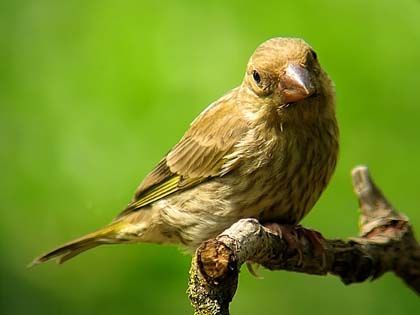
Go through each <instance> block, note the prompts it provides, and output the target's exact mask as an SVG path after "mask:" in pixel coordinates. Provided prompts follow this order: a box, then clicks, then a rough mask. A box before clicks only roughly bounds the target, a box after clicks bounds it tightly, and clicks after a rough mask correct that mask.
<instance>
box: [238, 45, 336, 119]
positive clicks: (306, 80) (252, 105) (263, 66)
mask: <svg viewBox="0 0 420 315" xmlns="http://www.w3.org/2000/svg"><path fill="white" fill-rule="evenodd" d="M240 93H241V94H242V95H241V96H242V97H244V98H245V99H247V100H249V101H248V102H246V101H245V103H248V104H247V107H248V109H249V110H251V111H252V112H254V113H263V112H265V113H274V112H276V113H277V114H279V115H280V117H282V119H283V120H284V121H287V120H295V119H297V120H302V119H303V120H307V119H309V120H311V119H313V118H316V116H318V115H322V114H323V113H324V112H326V113H327V112H329V111H333V110H334V90H333V87H332V83H331V81H330V79H329V78H328V76H327V74H326V73H325V72H324V71H323V70H322V68H321V66H320V64H319V62H318V58H317V55H316V53H315V51H314V50H313V49H312V48H311V47H310V46H309V45H308V44H307V43H306V42H305V41H303V40H301V39H297V38H273V39H270V40H268V41H266V42H264V43H263V44H261V45H260V46H259V47H258V48H257V49H256V50H255V52H254V54H253V55H252V56H251V58H250V60H249V62H248V66H247V70H246V74H245V78H244V81H243V83H242V86H241V89H240Z"/></svg>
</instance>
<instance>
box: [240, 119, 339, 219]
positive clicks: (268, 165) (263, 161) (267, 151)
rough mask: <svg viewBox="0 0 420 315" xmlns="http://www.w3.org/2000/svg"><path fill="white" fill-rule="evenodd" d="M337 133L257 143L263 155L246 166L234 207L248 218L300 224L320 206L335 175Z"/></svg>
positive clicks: (285, 135)
mask: <svg viewBox="0 0 420 315" xmlns="http://www.w3.org/2000/svg"><path fill="white" fill-rule="evenodd" d="M331 130H332V129H331V128H325V127H323V126H317V127H316V128H308V130H304V129H301V130H293V129H290V130H285V131H283V132H282V133H280V134H279V136H278V137H277V138H275V139H274V140H273V139H272V138H270V139H269V140H266V142H265V143H261V142H258V141H255V144H256V145H257V149H256V150H255V152H258V155H255V156H253V157H251V158H250V159H249V160H248V161H247V162H246V163H244V165H243V166H242V170H241V171H242V174H241V176H240V177H239V180H238V181H237V183H235V188H234V190H235V192H234V193H235V197H233V201H234V203H235V206H234V208H237V209H238V211H240V212H242V216H244V217H256V218H258V219H260V220H261V221H276V222H285V223H290V224H293V223H296V222H298V221H300V220H301V219H302V218H303V217H304V216H305V214H306V213H307V212H308V211H309V210H310V209H311V208H312V207H313V206H314V204H315V202H316V201H317V200H318V199H319V197H320V195H321V193H322V191H323V190H324V189H325V187H326V186H327V184H328V182H329V179H330V178H331V175H332V173H333V171H334V168H335V164H336V158H337V152H338V142H337V137H336V135H335V133H334V132H331Z"/></svg>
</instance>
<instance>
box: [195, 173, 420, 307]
mask: <svg viewBox="0 0 420 315" xmlns="http://www.w3.org/2000/svg"><path fill="white" fill-rule="evenodd" d="M352 177H353V186H354V191H355V193H356V195H357V197H358V199H359V205H360V211H361V216H360V235H359V237H357V238H351V239H350V240H347V241H343V240H326V239H324V238H323V237H322V236H321V234H319V233H318V232H315V231H313V230H309V229H305V228H302V227H300V226H287V225H277V224H269V225H266V226H262V225H260V224H259V223H258V221H257V220H255V219H242V220H240V221H238V222H237V223H235V224H233V225H232V226H231V227H230V228H229V229H227V230H226V231H224V232H223V233H222V234H220V235H219V236H218V237H216V238H215V239H211V240H208V241H206V242H204V243H203V244H202V245H201V246H200V247H199V248H198V249H197V251H196V254H195V256H194V257H193V261H192V266H191V270H190V279H189V287H188V294H189V298H190V300H191V303H192V305H193V307H194V310H195V314H196V315H222V314H223V315H224V314H229V303H230V302H231V300H232V298H233V296H234V294H235V291H236V287H237V283H238V273H239V269H240V267H241V266H242V264H244V263H245V262H247V263H249V262H253V263H257V264H260V265H262V266H264V267H266V268H268V269H271V270H288V271H295V272H302V273H308V274H314V275H326V274H332V275H336V276H338V277H340V279H341V280H342V281H343V282H344V283H345V284H351V283H355V282H363V281H366V280H368V279H376V278H378V277H380V276H381V275H383V274H384V273H385V272H388V271H393V272H394V273H395V274H396V275H397V276H398V277H400V278H401V279H402V280H403V281H404V282H405V283H406V284H407V285H408V286H409V287H410V288H411V289H412V290H413V291H415V292H416V293H417V294H420V246H419V244H418V243H417V241H416V239H415V238H414V233H413V230H412V228H411V226H410V224H409V223H408V219H407V218H406V217H405V216H404V215H402V214H400V213H398V212H397V211H396V210H395V209H394V208H393V206H392V205H391V204H390V203H389V202H388V201H387V200H386V198H385V197H384V196H383V194H382V193H381V191H380V190H379V188H378V187H377V186H376V185H375V184H374V183H373V181H372V179H371V178H370V175H369V172H368V169H367V168H366V167H363V166H359V167H356V168H355V169H354V170H353V172H352Z"/></svg>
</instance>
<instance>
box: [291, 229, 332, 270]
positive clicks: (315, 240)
mask: <svg viewBox="0 0 420 315" xmlns="http://www.w3.org/2000/svg"><path fill="white" fill-rule="evenodd" d="M296 230H297V232H298V233H299V234H300V235H302V236H304V237H305V238H306V239H307V240H308V242H309V243H310V244H311V245H312V249H313V254H314V256H315V257H320V258H321V267H322V269H324V268H325V266H326V265H327V257H326V253H325V239H324V237H323V236H322V234H321V233H319V232H318V231H315V230H311V229H305V228H303V227H302V226H301V225H298V226H296Z"/></svg>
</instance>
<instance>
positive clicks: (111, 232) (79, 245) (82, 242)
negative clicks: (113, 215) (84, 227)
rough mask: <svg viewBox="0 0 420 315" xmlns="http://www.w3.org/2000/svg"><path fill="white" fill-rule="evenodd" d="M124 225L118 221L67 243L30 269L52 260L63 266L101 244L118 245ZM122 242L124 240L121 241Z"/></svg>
mask: <svg viewBox="0 0 420 315" xmlns="http://www.w3.org/2000/svg"><path fill="white" fill-rule="evenodd" d="M123 225H124V223H123V222H121V221H116V222H114V223H111V224H110V225H108V226H105V227H103V228H101V229H99V230H97V231H95V232H93V233H89V234H87V235H85V236H82V237H80V238H78V239H75V240H73V241H71V242H69V243H66V244H64V245H62V246H60V247H58V248H56V249H54V250H52V251H50V252H47V253H45V254H43V255H41V256H39V257H37V258H35V259H34V260H33V261H32V262H31V263H30V264H29V265H28V267H32V266H35V265H38V264H41V263H44V262H47V261H49V260H51V259H57V261H58V263H59V264H61V263H63V262H65V261H67V260H69V259H71V258H73V257H75V256H77V255H79V254H80V253H82V252H84V251H86V250H88V249H91V248H94V247H96V246H99V245H101V244H112V243H118V240H117V238H116V237H115V236H117V234H118V231H119V230H120V229H121V227H122V226H123ZM121 241H122V240H121Z"/></svg>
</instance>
